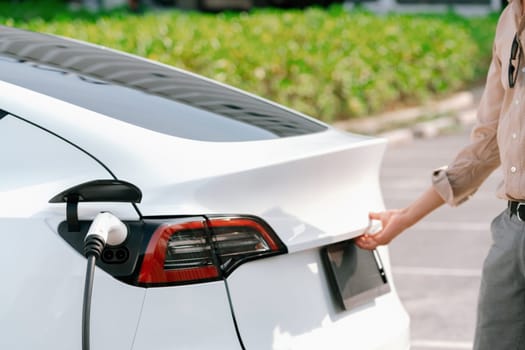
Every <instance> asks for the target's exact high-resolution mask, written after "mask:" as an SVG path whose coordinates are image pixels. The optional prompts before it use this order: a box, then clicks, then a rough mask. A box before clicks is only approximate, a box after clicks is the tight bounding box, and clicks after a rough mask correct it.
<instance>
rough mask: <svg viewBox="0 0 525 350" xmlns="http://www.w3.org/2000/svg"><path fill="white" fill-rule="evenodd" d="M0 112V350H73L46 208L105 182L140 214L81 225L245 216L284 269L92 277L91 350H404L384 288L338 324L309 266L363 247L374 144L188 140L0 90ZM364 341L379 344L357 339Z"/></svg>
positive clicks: (74, 331) (63, 270)
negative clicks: (330, 248) (276, 250)
mask: <svg viewBox="0 0 525 350" xmlns="http://www.w3.org/2000/svg"><path fill="white" fill-rule="evenodd" d="M0 30H1V29H0ZM0 33H1V32H0ZM0 37H1V35H0ZM126 57H129V56H126ZM162 67H163V68H166V67H165V66H162ZM1 76H2V74H1V73H0V80H1ZM253 98H254V99H257V98H256V97H253ZM0 109H1V110H4V111H7V112H8V113H10V114H8V115H6V116H4V117H3V118H2V119H0V143H1V146H2V147H1V149H2V152H1V153H0V157H1V161H2V168H3V169H2V172H1V174H0V186H1V195H0V232H1V233H2V236H3V237H4V242H3V244H4V246H5V247H10V249H7V250H6V253H5V254H4V255H2V258H1V259H2V264H1V266H2V267H1V268H0V269H1V270H0V273H2V275H3V276H8V277H7V278H8V280H9V281H10V282H9V288H4V289H2V291H1V292H0V309H2V310H8V311H7V312H3V313H2V314H1V315H2V316H0V329H2V330H4V331H2V333H5V334H2V336H1V337H0V347H1V348H13V349H17V348H18V349H28V348H49V349H51V348H52V349H71V348H77V347H79V345H80V318H81V301H82V290H83V274H84V269H85V258H83V257H82V256H81V255H80V254H78V253H77V252H76V251H74V250H73V249H72V248H71V247H70V246H69V245H68V244H67V243H65V242H64V241H63V240H62V239H61V238H60V237H59V235H58V234H57V227H58V224H59V223H60V222H61V221H63V220H64V219H65V204H50V203H48V201H49V199H50V198H52V197H53V196H54V195H56V194H57V193H59V192H61V191H63V190H64V189H66V188H69V187H71V186H74V185H77V184H79V183H82V182H85V181H89V180H95V179H106V178H112V177H116V178H118V179H121V180H125V181H129V182H131V183H133V184H135V185H136V186H138V187H139V188H140V189H141V190H142V192H143V200H142V202H141V203H140V204H138V205H137V207H136V208H134V207H133V206H132V205H130V204H113V203H102V204H100V203H91V204H83V205H81V206H80V207H79V217H80V218H81V219H87V220H89V219H92V218H93V217H94V216H95V215H96V213H98V212H99V211H111V212H113V213H114V214H116V215H117V216H118V217H120V218H121V219H123V220H139V219H140V218H141V217H158V216H179V215H210V214H249V215H256V216H259V217H260V218H262V219H264V220H265V221H266V222H268V223H269V225H270V226H271V227H272V228H273V229H274V230H275V232H276V233H277V234H278V236H279V237H280V238H281V240H282V241H283V242H284V243H285V245H286V246H287V248H288V251H289V253H288V254H285V255H281V256H275V257H270V258H265V259H261V260H255V261H251V262H248V263H245V264H243V265H241V266H240V267H239V268H237V269H236V270H235V271H234V272H233V273H232V274H231V275H230V276H229V277H228V278H227V279H225V280H223V281H217V282H208V283H203V284H190V285H186V286H172V287H161V288H148V289H145V288H140V287H134V286H130V285H126V284H123V283H122V282H120V281H118V280H116V279H114V278H113V277H111V276H110V275H108V274H107V273H105V272H104V271H102V270H100V269H97V271H96V279H95V287H94V295H93V316H92V324H93V326H92V327H93V330H92V334H93V336H92V338H93V340H92V343H93V349H110V348H111V349H185V348H188V349H190V348H191V349H210V348H220V349H235V348H242V346H244V347H245V348H246V349H269V348H273V349H318V348H331V349H339V348H341V349H342V348H352V349H407V348H408V347H409V345H408V317H407V315H406V313H405V311H404V310H403V308H402V306H401V304H400V301H399V299H398V298H397V295H396V294H395V289H394V288H393V289H392V292H390V293H388V294H386V295H384V296H381V297H378V298H376V299H374V300H371V301H370V303H368V304H367V305H364V306H361V307H359V308H357V309H355V310H350V311H342V310H340V309H338V308H337V306H336V305H335V301H334V299H333V297H332V296H331V291H330V287H329V286H328V282H327V276H326V272H325V270H324V268H323V266H322V264H321V262H320V248H321V247H322V246H324V245H327V244H330V243H333V242H338V241H342V240H345V239H349V238H351V237H354V236H356V235H358V234H360V233H362V232H363V230H364V229H365V227H366V226H367V224H368V219H367V213H368V211H370V210H378V209H381V208H382V207H383V203H382V198H381V193H380V186H379V182H378V173H379V167H380V161H381V157H382V154H383V152H384V149H385V143H384V141H383V140H380V139H375V138H369V137H364V136H358V135H352V134H348V133H344V132H342V131H339V130H336V129H333V128H331V127H329V126H326V130H324V131H321V132H316V133H312V134H306V135H302V136H293V137H284V138H277V139H261V140H254V141H243V142H240V141H237V142H211V141H203V140H195V139H187V138H181V137H175V136H172V135H167V134H163V133H161V132H158V131H152V130H149V129H146V128H143V127H140V126H136V125H133V124H129V123H126V122H124V121H120V120H117V119H114V118H111V117H108V116H105V115H103V114H100V113H97V112H95V111H92V110H88V109H86V108H82V107H79V106H76V105H74V104H71V103H68V102H64V101H61V100H58V99H55V98H52V97H49V96H45V95H43V94H41V93H37V92H34V91H30V90H28V89H25V88H24V87H21V86H17V85H14V84H11V83H7V82H2V81H0ZM305 118H307V117H305ZM4 169H5V170H4ZM382 254H383V260H384V262H385V265H386V269H387V272H389V265H388V255H387V251H386V249H383V250H382ZM389 277H390V280H392V279H391V278H392V276H391V275H389ZM236 327H237V329H236ZM378 328H379V329H381V334H380V335H379V336H377V334H376V333H375V332H373V333H372V332H371V330H372V329H378ZM237 331H238V333H239V337H238V335H237ZM27 334H31V336H27ZM372 334H374V336H372ZM239 338H240V340H239ZM241 343H242V344H243V345H241Z"/></svg>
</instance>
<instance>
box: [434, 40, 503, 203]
mask: <svg viewBox="0 0 525 350" xmlns="http://www.w3.org/2000/svg"><path fill="white" fill-rule="evenodd" d="M501 69H502V68H501V62H500V60H499V58H498V55H497V54H496V44H495V45H494V49H493V55H492V61H491V64H490V67H489V71H488V75H487V81H486V85H485V90H484V93H483V95H482V97H481V100H480V104H479V109H478V113H477V122H476V125H475V126H474V128H473V130H472V134H471V139H470V143H469V144H468V145H467V146H466V147H464V148H463V149H462V150H461V151H460V152H459V153H458V154H457V156H456V157H455V159H454V160H453V161H452V163H450V164H449V165H448V166H444V167H440V168H438V169H435V170H434V171H433V173H432V183H433V186H434V189H435V190H436V191H437V192H438V193H439V195H440V196H441V197H442V198H443V199H444V200H445V202H446V203H448V204H450V205H452V206H457V205H459V204H461V203H463V202H464V201H465V200H467V199H468V198H469V197H470V196H472V195H473V194H474V193H475V192H476V190H477V189H478V188H479V186H480V185H481V184H482V183H483V181H484V180H485V179H486V178H487V177H488V176H489V175H490V174H491V173H492V172H493V171H494V169H496V168H497V167H498V166H499V165H500V156H499V148H498V142H497V129H498V122H499V118H500V114H501V109H502V105H503V100H504V93H505V91H504V87H503V85H502V81H501Z"/></svg>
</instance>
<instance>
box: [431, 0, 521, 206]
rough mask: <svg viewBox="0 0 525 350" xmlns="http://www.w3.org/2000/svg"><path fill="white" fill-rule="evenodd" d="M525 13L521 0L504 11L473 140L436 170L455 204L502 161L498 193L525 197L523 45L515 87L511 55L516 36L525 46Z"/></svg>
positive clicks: (441, 189)
mask: <svg viewBox="0 0 525 350" xmlns="http://www.w3.org/2000/svg"><path fill="white" fill-rule="evenodd" d="M524 29H525V16H523V15H522V5H521V1H520V0H510V3H509V5H508V6H507V7H506V8H505V10H504V11H503V12H502V14H501V16H500V19H499V22H498V26H497V28H496V37H495V39H494V46H493V53H492V62H491V64H490V67H489V71H488V75H487V82H486V86H485V91H484V94H483V96H482V98H481V101H480V105H479V110H478V116H477V123H476V125H475V127H474V129H473V131H472V135H471V142H470V144H469V145H468V146H466V147H465V148H463V149H462V150H461V151H460V152H459V153H458V154H457V156H456V158H455V159H454V160H453V162H452V163H451V164H449V165H448V166H447V167H443V168H440V169H437V170H435V171H434V173H433V177H432V181H433V185H434V188H435V189H436V190H437V192H438V193H439V194H440V195H441V196H442V197H443V199H444V200H445V201H446V202H447V203H448V204H450V205H454V206H455V205H458V204H460V203H462V202H463V201H465V200H466V199H468V198H469V197H470V196H471V195H472V194H474V192H476V190H477V189H478V188H479V186H480V185H481V184H482V182H483V181H484V180H485V179H486V178H487V177H488V176H489V175H490V174H491V173H492V172H493V171H494V170H495V169H496V168H497V167H498V166H500V165H501V170H502V171H503V182H502V183H501V184H500V186H499V188H498V191H497V195H498V197H499V198H502V199H507V200H509V199H510V200H523V201H525V57H524V55H523V49H522V50H520V52H519V54H520V55H521V59H520V60H514V61H513V62H514V64H515V65H517V62H518V61H519V62H520V65H519V68H517V69H518V72H517V74H518V76H517V82H516V84H515V86H514V88H510V87H509V59H510V56H511V47H512V42H513V39H514V35H515V34H516V33H517V34H518V39H519V41H520V43H521V47H522V48H525V46H524V45H523V44H525V30H524Z"/></svg>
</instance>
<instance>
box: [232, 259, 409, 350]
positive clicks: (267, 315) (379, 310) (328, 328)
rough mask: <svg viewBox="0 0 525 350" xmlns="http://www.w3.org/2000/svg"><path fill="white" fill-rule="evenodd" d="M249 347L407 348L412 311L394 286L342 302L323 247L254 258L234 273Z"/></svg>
mask: <svg viewBox="0 0 525 350" xmlns="http://www.w3.org/2000/svg"><path fill="white" fill-rule="evenodd" d="M227 283H228V285H229V290H230V294H231V300H232V307H233V310H234V313H235V318H236V320H237V324H238V327H239V333H240V336H241V339H242V342H243V344H244V346H245V347H246V349H250V350H254V349H332V350H333V349H359V350H383V349H384V350H406V349H408V348H409V346H410V345H409V339H410V337H409V333H410V331H409V317H408V315H407V313H406V311H405V310H404V308H403V306H402V305H401V302H400V300H399V298H398V296H397V294H396V293H395V291H391V292H389V293H388V294H385V295H382V296H380V297H377V298H375V299H373V300H371V301H370V302H369V303H367V304H365V305H362V306H360V307H358V308H355V309H353V310H350V311H342V310H340V308H338V307H337V305H336V303H335V302H334V300H333V298H332V293H331V292H330V289H329V288H330V286H329V283H328V280H327V278H326V276H325V273H324V270H323V267H322V262H321V259H320V254H319V250H318V249H311V250H307V251H302V252H296V253H292V254H287V255H282V256H276V257H272V258H267V259H263V260H260V261H253V262H251V263H249V264H246V265H243V266H241V267H240V268H238V270H236V271H235V272H234V273H233V274H232V275H231V276H229V278H228V282H227Z"/></svg>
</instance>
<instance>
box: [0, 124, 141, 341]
mask: <svg viewBox="0 0 525 350" xmlns="http://www.w3.org/2000/svg"><path fill="white" fill-rule="evenodd" d="M0 140H2V142H5V143H4V145H8V146H9V148H7V147H2V151H0V161H1V163H2V171H1V172H0V233H1V235H2V244H3V247H4V249H3V252H2V261H3V263H2V264H0V274H1V275H2V276H4V278H6V279H7V280H4V283H3V286H2V288H0V310H2V312H1V313H0V329H2V330H3V331H2V332H1V336H0V348H2V349H36V348H47V349H64V350H66V349H67V350H69V349H74V348H77V347H78V346H79V344H80V321H81V313H80V310H82V292H83V284H84V283H83V281H84V271H85V266H86V260H85V258H84V257H82V256H81V255H80V254H79V253H77V252H76V251H74V250H73V249H72V248H71V247H70V246H69V245H68V244H67V243H66V242H65V241H64V240H63V239H62V238H61V237H60V236H59V235H58V234H57V232H56V228H57V226H58V223H59V222H61V221H63V220H64V219H65V204H50V203H49V202H48V201H49V199H50V198H51V197H53V196H54V195H56V194H57V193H59V192H61V191H62V190H64V189H66V188H68V187H71V186H73V185H76V184H78V183H82V182H85V181H88V180H92V179H98V178H107V177H108V176H109V174H108V173H107V171H106V170H105V169H104V168H102V167H101V166H100V164H98V163H97V162H95V161H94V160H93V159H92V158H91V157H89V156H87V155H86V154H85V153H83V152H81V151H80V150H78V149H77V148H75V147H73V146H72V145H70V144H68V143H66V142H64V141H63V140H61V139H59V138H57V137H56V136H54V135H51V134H50V133H48V132H46V131H44V130H42V129H40V128H38V127H36V126H34V125H31V124H29V123H26V122H24V121H22V120H20V119H18V118H15V117H13V116H11V115H6V116H5V117H4V118H2V119H1V120H0ZM94 208H95V207H94V206H92V207H91V208H86V210H84V209H82V215H83V216H86V215H91V214H93V211H94ZM104 209H105V210H108V209H110V210H111V211H113V212H115V213H117V215H119V216H121V217H127V218H135V219H136V218H137V213H136V211H135V210H134V209H133V207H132V206H131V205H129V204H125V205H124V204H121V205H119V206H116V205H112V206H110V207H108V206H104V205H98V210H104ZM89 212H91V214H90V213H89ZM95 283H96V284H97V287H98V289H97V290H95V291H94V294H93V304H94V305H93V316H92V319H93V331H94V332H96V333H97V334H98V336H97V337H96V339H94V341H93V346H94V347H96V348H105V347H106V346H107V345H108V344H111V348H112V349H129V348H130V347H131V344H132V339H133V336H134V334H135V330H136V327H137V323H138V320H139V315H140V311H141V308H142V302H143V299H144V295H145V291H144V290H143V289H141V288H136V287H131V286H128V285H125V284H123V283H121V282H119V281H117V280H116V279H114V278H113V277H111V276H109V275H107V274H106V273H105V272H103V271H100V270H97V272H96V274H95ZM117 296H118V297H117ZM108 310H111V312H110V314H111V315H112V317H111V318H108V317H107V311H108ZM115 322H117V323H118V324H119V329H118V332H117V333H115V332H114V330H113V328H112V325H113V324H114V323H115Z"/></svg>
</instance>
